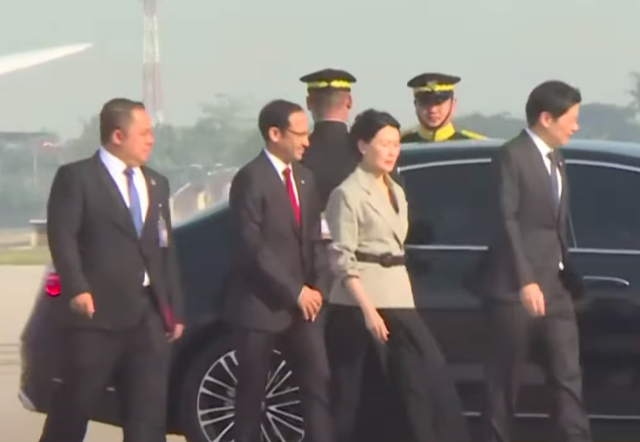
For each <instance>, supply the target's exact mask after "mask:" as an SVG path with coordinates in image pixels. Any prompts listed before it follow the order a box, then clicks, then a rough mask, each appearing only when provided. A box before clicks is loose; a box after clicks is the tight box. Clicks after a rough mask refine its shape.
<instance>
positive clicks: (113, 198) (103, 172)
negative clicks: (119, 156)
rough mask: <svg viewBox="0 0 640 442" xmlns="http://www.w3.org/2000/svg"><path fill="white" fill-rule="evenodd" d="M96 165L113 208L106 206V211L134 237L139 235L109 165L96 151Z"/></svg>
mask: <svg viewBox="0 0 640 442" xmlns="http://www.w3.org/2000/svg"><path fill="white" fill-rule="evenodd" d="M93 161H94V165H95V168H96V174H97V175H98V178H99V180H100V185H101V187H102V189H104V193H105V196H106V197H107V198H106V199H107V200H108V201H110V204H109V205H110V206H111V207H112V208H113V210H112V209H110V208H108V207H107V208H106V209H105V212H106V213H107V214H108V216H110V217H111V218H112V219H113V221H114V222H115V223H116V224H118V225H119V226H120V227H122V228H123V229H124V230H125V231H126V232H128V233H129V234H131V235H132V236H133V237H134V238H137V237H138V234H137V233H136V228H135V226H134V225H133V220H132V219H131V214H130V212H129V208H128V207H127V204H126V203H125V201H124V199H123V198H122V194H121V193H120V190H119V189H118V185H117V184H116V183H115V181H113V178H112V177H111V174H110V173H109V171H108V170H107V167H106V166H105V165H104V164H103V163H102V160H101V159H100V155H99V154H98V153H96V154H95V155H94V157H93Z"/></svg>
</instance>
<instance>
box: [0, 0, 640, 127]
mask: <svg viewBox="0 0 640 442" xmlns="http://www.w3.org/2000/svg"><path fill="white" fill-rule="evenodd" d="M159 1H160V40H161V42H160V43H161V57H162V76H163V89H164V99H165V114H166V116H167V119H168V120H169V121H170V122H175V123H189V122H192V121H193V120H194V119H195V117H196V116H197V114H198V109H199V104H200V103H202V102H207V101H210V100H211V99H212V97H214V95H215V94H218V93H229V94H242V95H251V96H254V97H256V98H258V99H259V100H260V101H266V100H269V99H271V98H275V97H283V98H289V99H293V100H297V101H299V102H303V100H304V87H303V85H302V84H301V83H299V82H298V80H297V79H298V77H300V76H301V75H303V74H305V73H308V72H309V71H312V70H316V69H319V68H323V67H329V66H331V67H338V68H344V69H347V70H349V71H351V72H352V73H353V74H354V75H355V76H356V77H358V80H359V81H358V83H357V85H356V86H355V90H354V92H355V98H356V101H357V103H356V107H357V108H358V109H363V108H364V107H369V106H375V107H378V108H384V109H386V110H389V111H391V112H393V113H394V114H395V115H396V116H398V117H399V118H400V119H401V120H402V121H403V122H404V123H405V124H407V125H412V124H413V118H412V105H411V94H410V90H409V89H408V88H407V87H406V86H405V84H406V82H407V80H408V79H409V78H410V77H412V76H413V75H415V74H418V73H421V72H425V71H444V72H447V73H452V74H457V75H460V76H461V77H463V81H462V83H461V85H460V86H459V93H458V97H459V101H458V103H459V105H458V106H459V112H460V113H468V112H472V111H482V112H487V113H495V112H501V111H509V112H512V113H514V114H516V115H518V116H520V115H522V109H523V107H524V101H525V99H526V96H527V93H528V92H529V90H530V89H531V88H532V87H533V86H534V85H535V84H536V83H538V82H540V81H543V80H546V79H549V78H551V77H554V78H558V79H562V80H566V81H568V82H570V83H573V84H575V85H576V86H578V87H580V89H581V90H582V92H583V96H584V98H585V100H586V101H603V102H610V103H616V104H626V103H628V101H629V98H628V93H627V91H628V90H629V89H630V87H631V84H630V77H629V72H630V71H634V70H636V71H640V56H638V47H639V46H640V27H639V26H638V19H639V17H640V1H638V0H616V1H615V4H616V7H615V8H611V7H605V3H604V2H603V1H602V0H599V1H596V0H580V1H579V0H556V1H552V0H536V1H526V2H525V1H520V0H484V1H474V0H449V1H448V2H442V1H435V0H421V1H419V0H395V1H391V2H387V1H385V2H382V1H380V2H375V1H373V0H325V1H324V4H323V5H322V6H320V5H319V3H318V2H317V1H313V2H312V1H308V0H272V1H264V0H233V1H226V2H219V1H214V0H159ZM0 36H1V37H0V54H8V53H11V52H17V51H23V50H33V49H39V48H44V47H50V46H58V45H64V44H71V43H77V42H91V43H94V45H95V46H94V47H93V48H92V49H90V50H89V51H88V52H85V53H82V54H79V55H75V56H72V57H69V58H66V59H62V60H59V61H55V62H52V63H50V64H48V65H43V66H41V67H37V68H31V69H29V70H25V71H21V72H19V73H15V74H9V75H8V76H5V77H0V130H38V129H41V128H48V129H53V130H57V131H61V132H62V133H63V134H64V135H74V133H75V132H77V131H78V130H79V129H80V124H79V122H81V121H82V120H84V119H87V118H88V117H90V116H91V115H92V114H94V113H96V112H97V111H98V110H99V108H100V106H101V105H102V103H103V102H104V101H106V100H107V99H109V98H111V97H113V96H116V95H123V96H129V97H132V98H141V77H142V74H141V53H142V1H141V0H109V1H108V2H107V1H101V2H97V1H90V0H89V1H88V0H55V1H50V0H20V1H19V2H13V1H11V2H10V1H8V0H2V1H1V2H0Z"/></svg>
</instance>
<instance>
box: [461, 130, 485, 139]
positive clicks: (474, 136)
mask: <svg viewBox="0 0 640 442" xmlns="http://www.w3.org/2000/svg"><path fill="white" fill-rule="evenodd" d="M460 133H461V134H462V135H464V136H467V137H469V138H471V139H472V140H486V139H487V137H485V136H484V135H480V134H477V133H475V132H471V131H469V130H464V129H462V130H461V131H460Z"/></svg>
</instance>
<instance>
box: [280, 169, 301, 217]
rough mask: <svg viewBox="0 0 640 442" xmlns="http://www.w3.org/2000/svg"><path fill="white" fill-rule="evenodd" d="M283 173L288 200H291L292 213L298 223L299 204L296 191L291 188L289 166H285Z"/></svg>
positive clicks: (291, 181) (291, 180)
mask: <svg viewBox="0 0 640 442" xmlns="http://www.w3.org/2000/svg"><path fill="white" fill-rule="evenodd" d="M282 174H283V175H284V185H285V187H286V188H287V194H288V195H289V201H291V207H292V208H293V215H294V216H295V218H296V223H298V225H300V206H299V205H298V201H297V200H296V192H295V191H294V190H293V179H292V178H291V168H290V167H287V168H286V169H285V170H283V171H282Z"/></svg>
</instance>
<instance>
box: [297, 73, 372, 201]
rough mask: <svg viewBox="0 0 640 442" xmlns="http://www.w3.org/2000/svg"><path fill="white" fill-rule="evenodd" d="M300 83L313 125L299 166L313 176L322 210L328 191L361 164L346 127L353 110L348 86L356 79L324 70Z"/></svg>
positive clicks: (305, 76) (309, 75) (301, 79)
mask: <svg viewBox="0 0 640 442" xmlns="http://www.w3.org/2000/svg"><path fill="white" fill-rule="evenodd" d="M300 81H301V82H303V83H306V85H307V109H309V111H310V112H311V115H312V117H313V121H314V127H313V133H312V134H311V136H310V137H309V148H308V149H307V151H306V152H305V153H304V157H303V158H302V164H304V165H305V166H306V167H308V168H309V169H311V171H312V172H313V176H314V177H315V180H316V185H317V187H318V193H319V195H320V200H321V202H322V208H323V210H324V208H325V206H326V204H327V201H328V200H329V195H330V194H331V191H332V190H333V189H335V188H336V187H338V185H340V183H342V181H344V179H345V178H346V177H348V176H349V175H350V174H351V172H353V171H354V170H355V168H356V166H357V165H358V162H359V161H360V155H359V154H358V152H357V149H356V147H355V143H353V142H352V141H351V140H350V138H349V127H348V126H347V124H348V121H349V113H350V112H351V107H352V106H353V98H352V96H351V86H352V84H353V83H355V82H356V78H355V77H354V76H353V75H351V74H350V73H349V72H347V71H343V70H340V69H323V70H321V71H317V72H312V73H310V74H307V75H304V76H302V77H301V78H300Z"/></svg>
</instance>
